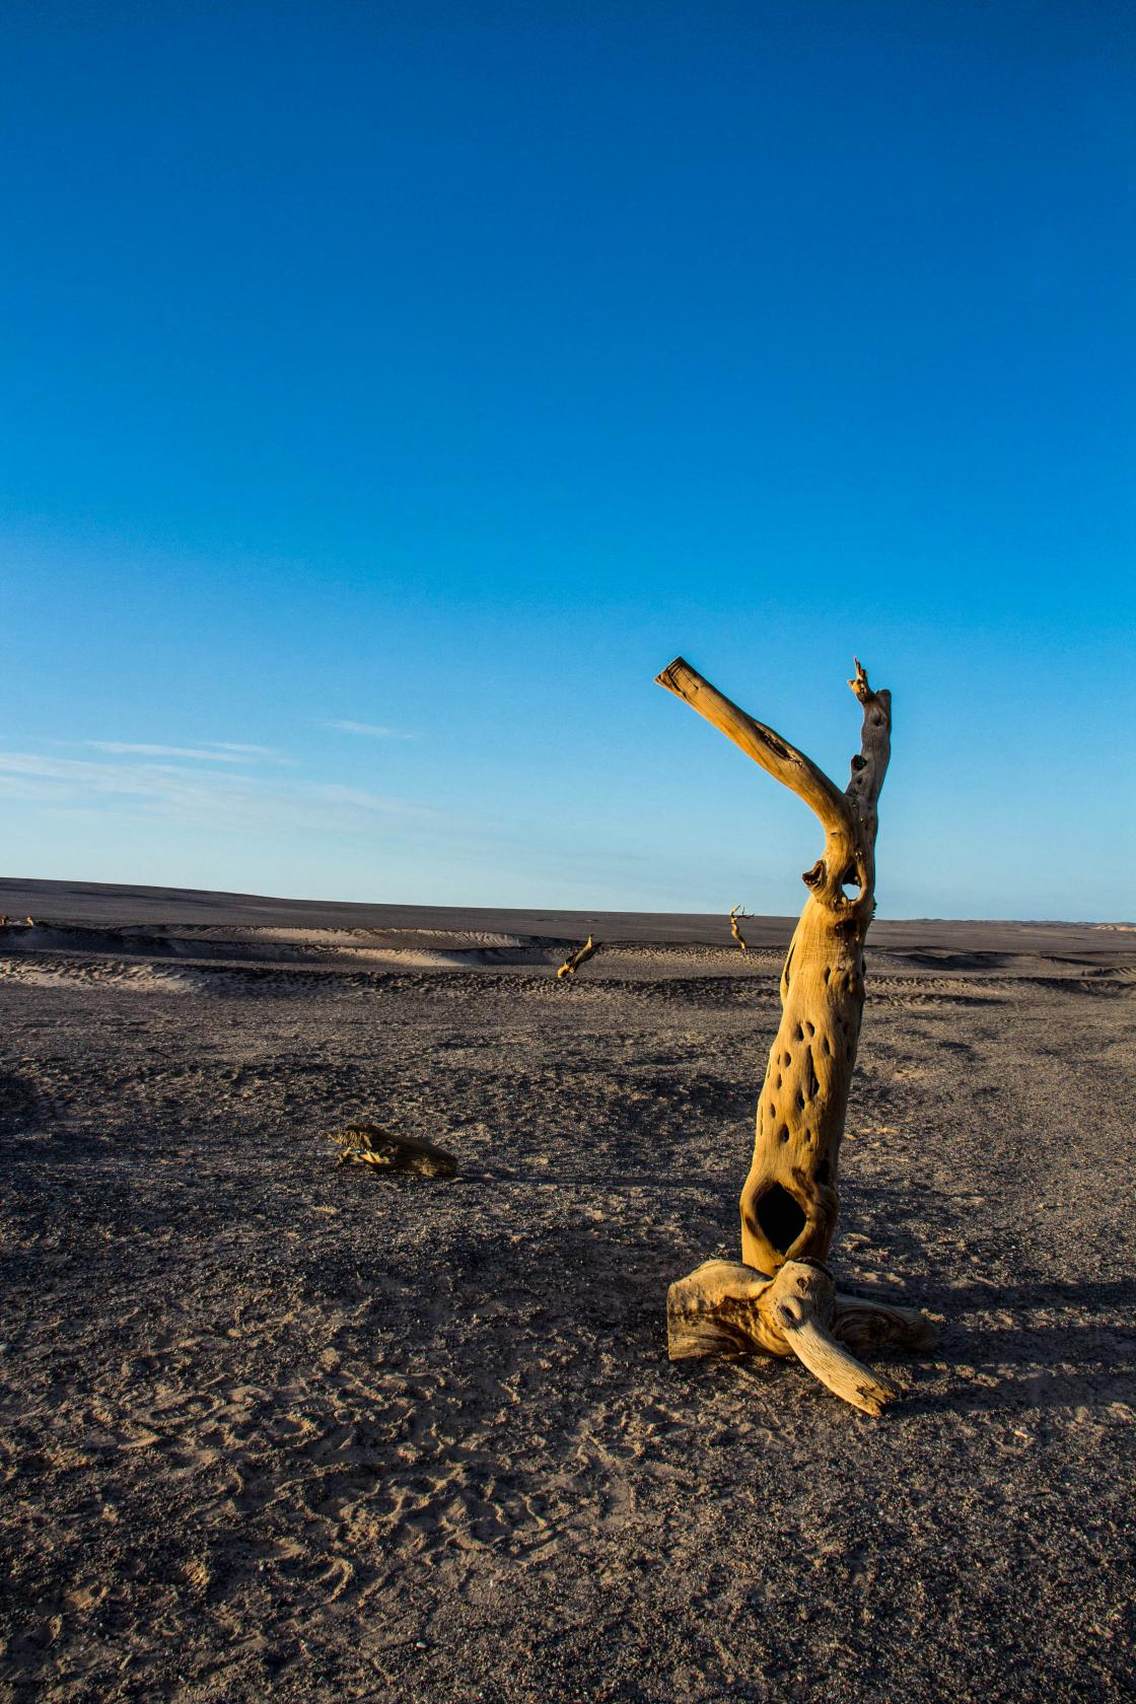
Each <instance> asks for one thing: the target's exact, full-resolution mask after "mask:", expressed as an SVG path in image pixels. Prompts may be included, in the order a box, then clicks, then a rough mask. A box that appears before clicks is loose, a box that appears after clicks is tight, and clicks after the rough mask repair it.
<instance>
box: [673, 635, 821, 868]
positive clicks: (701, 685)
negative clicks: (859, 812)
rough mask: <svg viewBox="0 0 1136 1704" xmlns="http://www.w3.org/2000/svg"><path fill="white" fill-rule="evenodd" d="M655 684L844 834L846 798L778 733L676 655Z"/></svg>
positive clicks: (814, 765) (813, 764)
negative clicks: (756, 720) (678, 700)
mask: <svg viewBox="0 0 1136 1704" xmlns="http://www.w3.org/2000/svg"><path fill="white" fill-rule="evenodd" d="M655 682H656V685H658V686H665V687H666V689H667V691H668V692H673V693H674V695H675V697H676V698H681V699H683V700H684V701H685V702H686V703H687V704H689V705H690V707H691V709H692V710H697V712H698V714H699V715H700V716H704V717H705V718H706V720H707V721H708V722H709V723H710V724H711V725H712V726H713V727H715V728H717V729H718V731H719V733H723V734H725V736H726V738H727V739H730V740H733V742H734V744H735V745H736V746H740V747H741V749H742V751H744V752H745V754H746V756H747V757H752V758H753V760H754V762H755V763H760V765H761V767H762V768H763V769H765V770H767V771H768V773H769V774H770V775H772V776H773V778H774V780H776V781H780V782H782V783H783V784H784V785H785V786H786V787H789V788H791V789H792V791H793V792H794V793H796V794H797V796H798V797H799V798H802V799H803V800H804V801H805V803H806V805H808V806H809V807H810V808H811V809H812V810H813V811H815V812H816V814H817V816H818V817H819V818H820V821H821V824H822V826H823V828H824V829H825V832H826V833H828V834H840V835H844V836H847V835H849V834H850V832H851V827H852V817H851V811H850V809H849V803H848V798H847V797H846V796H845V794H843V793H842V792H841V791H840V789H839V787H837V785H836V783H835V782H834V781H830V780H829V778H828V776H827V775H826V774H825V773H824V771H823V770H822V769H818V768H817V766H816V764H815V763H813V762H812V761H811V760H810V759H809V758H807V757H806V756H805V755H804V753H803V752H799V751H797V750H796V748H795V747H794V746H791V745H790V744H789V743H788V741H787V740H783V739H782V738H781V736H780V734H775V733H774V732H773V729H772V728H767V727H766V726H765V725H764V723H762V722H755V721H754V719H753V717H752V716H747V715H746V713H745V711H744V710H739V709H738V706H737V705H736V704H733V703H731V702H730V700H729V699H728V698H726V697H725V696H724V694H722V693H721V692H719V691H718V689H717V687H714V686H711V684H710V682H709V681H708V680H704V679H703V677H702V676H701V675H700V674H699V673H698V670H697V669H692V668H691V666H690V664H689V663H688V662H686V661H685V660H684V659H683V658H682V657H676V658H675V660H674V662H673V663H670V664H668V666H667V667H666V668H665V669H664V670H663V672H662V673H661V674H659V675H656V676H655Z"/></svg>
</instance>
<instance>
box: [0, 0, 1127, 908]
mask: <svg viewBox="0 0 1136 1704" xmlns="http://www.w3.org/2000/svg"><path fill="white" fill-rule="evenodd" d="M4 10H5V23H4V36H5V45H4V57H5V76H4V85H5V88H4V101H3V105H2V113H0V130H2V132H3V134H2V146H3V157H4V159H5V162H6V165H5V171H4V174H3V181H2V183H0V208H2V228H3V231H4V235H5V241H4V251H5V258H4V265H3V272H2V279H0V319H2V324H3V337H2V355H0V389H2V393H3V396H4V399H5V400H4V406H3V425H2V429H0V431H2V436H0V499H2V514H0V549H2V572H3V590H2V601H0V612H2V627H0V635H2V650H3V667H2V670H0V747H2V751H0V793H2V795H3V802H4V814H5V848H6V849H5V852H4V868H5V873H7V874H11V875H21V876H39V877H59V878H64V879H89V880H102V881H122V882H138V883H151V884H178V885H180V884H186V885H191V886H196V887H212V888H225V889H237V890H246V891H254V892H262V893H264V892H267V893H276V894H282V895H291V896H297V897H320V898H344V899H357V900H374V901H405V902H412V901H418V902H436V903H453V904H461V903H472V904H485V905H494V904H501V905H506V904H514V903H515V904H524V905H541V904H547V905H563V906H574V907H592V906H595V907H633V908H637V909H646V910H719V911H720V910H725V909H726V908H727V907H728V906H730V905H732V904H734V903H742V904H745V905H746V906H747V907H748V908H749V909H750V910H751V911H756V912H791V911H796V910H797V909H798V908H799V906H800V903H801V901H802V899H803V896H804V889H803V888H802V886H801V883H800V880H799V872H800V871H801V870H803V869H805V868H806V867H807V866H808V865H809V864H811V863H812V861H813V859H814V857H815V856H816V854H817V851H818V849H819V848H818V831H817V829H816V827H815V824H814V823H813V820H812V818H811V816H810V814H809V812H808V811H807V809H806V808H805V806H804V805H802V804H801V803H800V802H799V801H798V800H797V799H795V798H794V797H792V796H791V795H789V794H787V793H785V791H784V790H783V789H781V788H779V787H778V786H777V784H776V783H775V782H774V781H772V780H771V779H770V778H769V777H767V776H765V775H764V774H763V773H762V772H761V771H760V770H758V769H757V768H756V766H754V765H753V764H752V763H750V762H749V761H748V760H747V759H745V758H744V757H743V756H742V755H741V754H740V753H739V752H737V751H736V750H735V749H734V748H733V747H731V746H730V745H729V744H728V743H727V742H726V741H725V740H724V739H723V738H722V737H721V736H720V735H718V734H716V733H715V732H714V731H713V730H712V729H710V728H709V727H708V726H707V725H706V724H705V723H703V722H702V721H701V720H700V719H699V718H697V717H696V716H695V715H694V714H693V713H692V712H691V711H690V710H688V709H687V708H686V707H685V706H683V705H681V704H679V703H678V702H677V700H675V699H673V698H671V697H670V696H669V695H667V694H665V693H663V692H662V691H660V690H659V689H658V688H657V687H655V686H653V685H652V677H653V676H654V674H655V673H656V672H657V671H658V670H659V669H660V668H661V667H662V666H663V665H664V664H665V663H667V662H669V661H670V659H671V658H672V657H673V656H674V655H675V654H676V653H680V652H681V653H682V654H683V655H685V656H686V657H687V658H688V659H689V660H690V661H691V662H693V663H694V664H695V666H696V667H698V668H699V669H701V670H702V671H703V673H705V674H707V675H708V676H709V677H710V678H711V679H712V680H713V681H714V682H715V684H717V685H718V686H720V687H721V689H722V690H723V691H725V692H727V693H729V694H730V696H732V697H733V698H735V699H736V700H737V701H738V702H740V703H741V704H742V705H743V706H744V707H745V708H746V709H748V710H749V711H750V712H751V713H752V714H754V715H756V716H758V717H759V718H760V719H762V720H763V721H766V722H768V723H770V724H771V725H772V726H774V727H775V728H777V729H778V730H779V731H780V732H781V733H782V734H783V735H785V736H786V737H787V738H788V739H790V740H792V741H793V742H794V743H796V744H798V745H800V746H802V747H803V748H804V749H805V750H806V751H808V752H809V753H810V755H811V756H813V757H814V758H815V760H816V761H818V762H820V763H821V764H823V765H824V766H826V767H828V768H829V769H830V770H831V772H832V773H833V774H834V775H835V776H837V777H838V778H839V779H840V782H841V785H843V784H844V781H845V780H846V778H847V774H848V758H849V755H850V754H851V752H852V751H853V750H854V749H855V746H856V744H857V737H858V725H859V721H858V714H857V707H856V705H855V702H854V700H853V699H852V696H851V694H850V693H849V691H848V689H847V687H846V686H845V684H844V683H845V681H846V679H847V677H848V675H849V674H850V673H851V665H852V655H853V653H854V652H855V653H856V654H857V655H858V656H860V657H861V658H862V659H863V660H864V662H865V664H866V665H867V667H868V669H869V673H870V675H871V677H872V680H873V682H874V683H875V684H878V685H885V686H890V687H891V688H892V690H893V693H894V696H895V746H894V756H893V763H892V768H891V772H890V774H889V777H888V782H887V786H886V788H885V791H884V794H883V798H882V801H881V810H882V824H881V837H880V845H879V889H878V891H879V901H880V913H881V915H883V916H891V917H902V916H945V917H952V916H956V917H957V916H972V917H981V916H1018V917H1034V918H1045V917H1055V918H1056V917H1064V918H1070V919H1096V920H1100V919H1118V918H1131V917H1132V915H1133V910H1134V907H1133V900H1132V896H1131V891H1130V888H1129V881H1130V879H1131V871H1132V868H1133V864H1134V861H1136V805H1134V793H1136V786H1134V781H1136V762H1134V759H1136V736H1134V732H1133V730H1134V727H1136V715H1134V712H1136V686H1134V681H1136V667H1134V663H1136V655H1134V651H1136V647H1134V644H1133V635H1134V621H1133V617H1134V607H1133V606H1134V597H1133V560H1134V552H1133V543H1134V537H1133V535H1134V533H1136V525H1134V521H1136V514H1134V506H1133V500H1132V469H1133V447H1134V446H1133V437H1134V433H1133V425H1134V418H1136V413H1134V405H1133V397H1134V395H1136V391H1134V381H1136V360H1134V354H1136V322H1134V315H1133V302H1134V297H1133V284H1134V281H1136V264H1134V261H1136V235H1134V224H1133V218H1132V213H1133V181H1134V173H1133V168H1134V166H1136V77H1134V71H1136V13H1134V12H1133V11H1132V9H1131V8H1130V7H1129V6H1127V5H1124V4H1120V3H1117V4H1109V3H1107V0H1096V3H1094V4H1093V5H1091V6H1086V5H1084V4H1083V3H1082V0H1070V3H1068V4H1061V3H1059V0H1049V3H1047V4H1019V3H1015V0H998V4H994V5H990V4H978V3H971V0H942V3H938V0H896V3H894V4H872V3H871V0H860V3H857V4H855V5H850V4H848V3H847V0H832V3H831V4H822V3H816V0H792V3H786V4H776V5H774V4H765V3H762V0H747V3H745V4H738V5H725V4H718V3H716V0H699V3H697V4H681V5H668V4H666V3H660V4H641V5H631V4H626V5H625V4H621V3H619V0H611V3H608V4H602V3H601V4H598V5H596V6H594V7H592V8H583V7H581V6H579V5H573V6H567V5H566V6H560V5H557V4H549V3H543V0H530V3H529V4H527V5H525V6H521V5H499V4H489V3H486V4H481V3H479V0H464V3H461V4H453V5H449V6H435V5H432V4H430V0H423V3H422V4H415V5H405V4H401V5H384V4H377V3H376V4H364V3H359V0H351V3H344V0H338V3H337V0H319V3H318V4H317V3H315V0H310V3H308V4H304V5H297V4H288V3H279V0H278V3H276V4H273V5H269V6H249V5H242V4H239V3H237V4H224V5H221V4H209V5H206V4H193V3H189V0H186V3H183V4H169V3H163V0H145V3H139V4H136V5H120V4H116V3H115V0H98V3H91V0H87V3H84V4H81V5H80V4H72V5H62V4H56V3H53V0H34V3H33V0H23V3H22V0H9V4H8V5H7V6H6V7H5V9H4Z"/></svg>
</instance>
